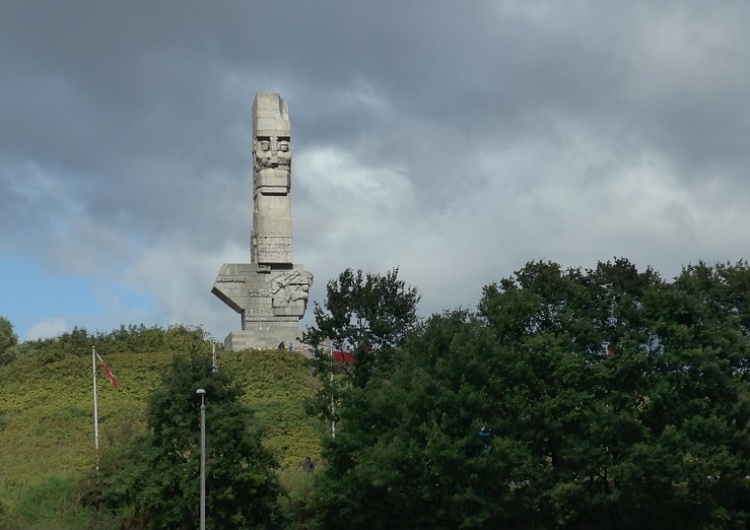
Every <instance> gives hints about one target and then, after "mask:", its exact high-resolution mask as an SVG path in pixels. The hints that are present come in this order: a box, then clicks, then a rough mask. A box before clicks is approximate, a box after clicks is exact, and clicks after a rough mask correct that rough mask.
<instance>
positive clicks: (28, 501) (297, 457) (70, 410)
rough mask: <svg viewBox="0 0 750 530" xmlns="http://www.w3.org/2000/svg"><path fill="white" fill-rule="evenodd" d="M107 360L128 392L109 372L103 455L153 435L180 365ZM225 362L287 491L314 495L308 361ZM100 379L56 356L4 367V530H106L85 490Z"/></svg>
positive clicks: (0, 515)
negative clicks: (173, 369) (155, 404)
mask: <svg viewBox="0 0 750 530" xmlns="http://www.w3.org/2000/svg"><path fill="white" fill-rule="evenodd" d="M103 353H105V357H106V360H107V363H108V364H109V365H110V367H111V368H112V370H113V371H114V372H115V374H117V377H118V379H119V381H120V388H119V389H118V390H115V389H114V388H112V386H111V385H110V384H109V380H108V379H107V378H106V376H105V375H104V374H103V373H102V372H101V370H99V372H98V374H99V375H98V379H97V386H98V402H99V436H100V440H99V447H100V453H101V454H104V453H105V452H106V451H108V449H110V448H112V447H113V445H114V444H116V443H122V442H123V441H126V440H128V439H130V438H132V437H133V436H135V435H136V434H138V433H141V432H143V430H144V429H145V422H144V419H145V409H146V404H147V402H148V398H149V395H150V393H151V392H152V391H153V390H154V389H155V388H156V387H157V386H158V385H159V384H160V381H161V374H162V373H163V372H164V371H165V370H168V369H169V366H170V365H171V361H172V358H173V354H172V353H165V352H153V353H139V354H131V353H113V354H111V355H106V352H103ZM219 361H220V369H221V370H226V371H227V372H228V373H230V374H232V375H233V376H234V378H235V380H236V381H237V382H239V383H240V384H241V385H242V386H243V388H244V389H245V392H246V393H245V396H244V397H243V400H244V401H245V403H247V404H248V405H250V407H251V408H253V409H254V410H255V412H256V417H257V419H258V420H259V422H260V423H261V424H262V425H263V426H264V427H265V436H264V443H265V444H266V445H267V447H269V448H270V449H272V450H273V451H274V452H275V453H276V455H277V458H278V460H279V462H280V465H281V469H280V470H279V473H280V478H281V481H282V484H285V485H286V487H287V488H288V489H294V488H295V487H297V485H300V484H301V485H303V486H305V487H306V484H307V483H306V481H305V478H304V477H302V476H301V475H300V468H301V465H302V461H303V460H304V458H305V457H306V456H311V457H312V458H313V459H317V458H318V456H319V454H320V450H321V434H322V433H323V427H322V425H321V424H320V423H319V422H317V421H316V420H314V419H312V418H310V417H308V416H307V415H306V413H305V408H304V407H305V402H306V400H307V399H308V398H310V397H311V396H312V394H313V393H314V389H315V379H314V377H313V376H312V375H311V369H310V367H309V365H308V362H307V360H306V359H305V358H304V357H303V356H302V355H300V354H298V353H294V352H286V351H285V352H280V351H278V350H274V351H263V352H244V353H234V352H220V354H219ZM91 377H92V366H91V357H90V355H88V354H82V355H76V354H72V353H65V354H61V353H59V352H55V353H54V354H52V355H51V354H49V352H46V353H44V354H39V355H29V356H25V357H20V358H18V359H16V360H14V361H13V362H11V363H10V364H7V365H5V366H2V367H0V389H2V398H0V454H2V459H1V460H0V527H2V528H95V527H102V526H106V521H102V520H101V514H96V513H93V512H91V511H90V510H89V509H87V508H84V507H82V505H81V502H80V498H78V495H79V494H78V492H77V489H76V484H77V483H78V481H80V480H82V479H83V478H84V477H85V476H87V475H88V474H90V473H91V472H92V471H93V469H94V467H95V462H96V451H95V449H94V432H93V431H94V429H93V396H92V382H91ZM209 432H210V431H209ZM209 443H210V441H209ZM293 493H294V492H290V494H293Z"/></svg>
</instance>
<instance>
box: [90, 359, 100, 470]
mask: <svg viewBox="0 0 750 530" xmlns="http://www.w3.org/2000/svg"><path fill="white" fill-rule="evenodd" d="M91 369H92V372H93V380H94V448H95V449H96V472H97V474H98V473H99V403H98V402H97V397H96V394H97V392H96V348H95V347H94V346H92V347H91Z"/></svg>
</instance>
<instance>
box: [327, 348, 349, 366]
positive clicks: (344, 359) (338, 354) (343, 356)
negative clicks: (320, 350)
mask: <svg viewBox="0 0 750 530" xmlns="http://www.w3.org/2000/svg"><path fill="white" fill-rule="evenodd" d="M331 354H332V355H333V360H334V362H337V363H345V364H349V363H353V362H354V354H352V352H349V351H344V350H332V351H331Z"/></svg>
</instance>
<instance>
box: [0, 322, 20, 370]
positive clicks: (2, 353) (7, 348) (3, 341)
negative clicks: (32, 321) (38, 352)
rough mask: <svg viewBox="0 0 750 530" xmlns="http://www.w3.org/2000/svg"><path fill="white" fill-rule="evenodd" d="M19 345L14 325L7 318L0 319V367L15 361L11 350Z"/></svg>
mask: <svg viewBox="0 0 750 530" xmlns="http://www.w3.org/2000/svg"><path fill="white" fill-rule="evenodd" d="M17 344H18V335H16V333H15V331H14V330H13V324H11V322H10V320H8V319H7V318H5V317H0V366H2V365H3V364H7V363H9V362H10V361H12V360H13V355H12V352H11V348H13V347H14V346H16V345H17Z"/></svg>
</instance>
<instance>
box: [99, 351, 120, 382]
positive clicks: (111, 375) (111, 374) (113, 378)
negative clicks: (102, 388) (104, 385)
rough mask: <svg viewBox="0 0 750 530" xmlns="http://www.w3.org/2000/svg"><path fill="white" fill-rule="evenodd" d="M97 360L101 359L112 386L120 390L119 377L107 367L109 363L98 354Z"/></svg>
mask: <svg viewBox="0 0 750 530" xmlns="http://www.w3.org/2000/svg"><path fill="white" fill-rule="evenodd" d="M96 358H97V359H99V362H100V363H102V368H103V369H104V373H105V374H107V377H109V382H110V383H112V386H113V387H115V388H120V382H119V381H118V380H117V376H116V375H115V374H114V373H112V370H110V369H109V366H107V363H105V362H104V359H102V358H101V356H100V355H99V354H98V353H97V354H96Z"/></svg>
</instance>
